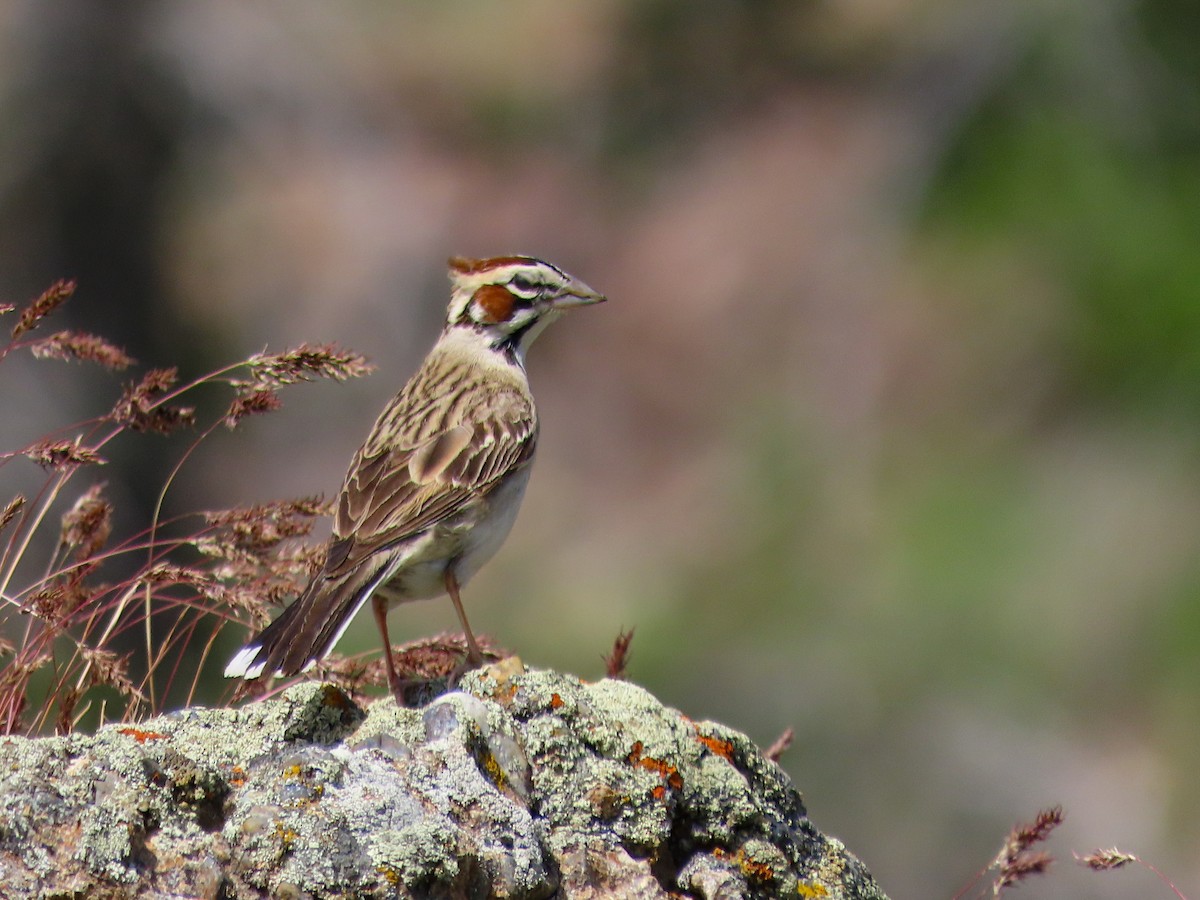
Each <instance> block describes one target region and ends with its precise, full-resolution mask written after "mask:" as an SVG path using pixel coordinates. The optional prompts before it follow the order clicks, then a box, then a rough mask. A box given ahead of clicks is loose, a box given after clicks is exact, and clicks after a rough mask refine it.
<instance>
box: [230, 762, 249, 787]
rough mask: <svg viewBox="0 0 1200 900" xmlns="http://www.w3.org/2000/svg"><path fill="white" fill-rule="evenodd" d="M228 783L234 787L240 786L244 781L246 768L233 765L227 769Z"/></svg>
mask: <svg viewBox="0 0 1200 900" xmlns="http://www.w3.org/2000/svg"><path fill="white" fill-rule="evenodd" d="M229 783H230V784H231V785H233V786H234V787H241V786H242V785H243V784H245V783H246V770H245V769H243V768H242V767H241V766H234V767H233V768H232V769H230V770H229Z"/></svg>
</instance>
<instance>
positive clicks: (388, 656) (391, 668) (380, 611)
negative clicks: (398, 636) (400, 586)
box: [371, 593, 404, 706]
mask: <svg viewBox="0 0 1200 900" xmlns="http://www.w3.org/2000/svg"><path fill="white" fill-rule="evenodd" d="M371 610H372V611H373V612H374V613H375V624H376V625H378V626H379V633H380V634H381V635H383V659H384V662H386V663H387V678H388V688H389V689H390V690H391V692H392V696H393V697H395V698H396V702H397V703H398V704H400V705H401V706H404V694H403V691H402V690H401V684H400V678H399V676H398V675H396V662H395V660H393V659H392V641H391V638H389V637H388V628H387V613H388V604H387V600H386V599H385V598H383V597H381V596H379V594H378V593H376V594H375V595H374V596H372V597H371Z"/></svg>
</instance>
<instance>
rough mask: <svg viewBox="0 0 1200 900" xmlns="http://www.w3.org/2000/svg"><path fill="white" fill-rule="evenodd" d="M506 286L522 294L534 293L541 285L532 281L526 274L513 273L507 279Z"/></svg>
mask: <svg viewBox="0 0 1200 900" xmlns="http://www.w3.org/2000/svg"><path fill="white" fill-rule="evenodd" d="M508 286H509V287H510V288H513V289H515V290H516V291H518V292H519V293H522V294H536V293H537V292H538V289H539V288H541V285H540V284H538V283H537V282H536V281H533V280H531V279H530V278H529V276H527V275H514V276H513V277H512V279H510V280H509V282H508Z"/></svg>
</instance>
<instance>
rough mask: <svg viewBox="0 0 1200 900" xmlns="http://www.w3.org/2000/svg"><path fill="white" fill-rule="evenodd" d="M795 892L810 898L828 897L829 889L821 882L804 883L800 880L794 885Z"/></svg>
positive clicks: (810, 899)
mask: <svg viewBox="0 0 1200 900" xmlns="http://www.w3.org/2000/svg"><path fill="white" fill-rule="evenodd" d="M796 893H797V894H799V895H800V896H801V897H807V898H809V900H812V898H813V897H828V896H829V889H828V888H826V887H825V886H824V885H823V884H805V883H804V882H803V881H802V882H800V883H799V884H798V885H796Z"/></svg>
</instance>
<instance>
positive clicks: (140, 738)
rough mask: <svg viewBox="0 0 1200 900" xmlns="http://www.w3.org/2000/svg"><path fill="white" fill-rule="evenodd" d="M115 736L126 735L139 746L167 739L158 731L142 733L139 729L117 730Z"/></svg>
mask: <svg viewBox="0 0 1200 900" xmlns="http://www.w3.org/2000/svg"><path fill="white" fill-rule="evenodd" d="M117 734H125V735H128V736H129V737H131V738H133V739H134V740H135V741H137V742H138V743H139V744H144V743H146V741H161V740H165V739H166V738H167V737H169V735H166V734H163V733H162V732H159V731H142V729H140V728H118V729H117Z"/></svg>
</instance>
